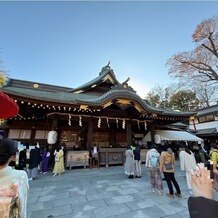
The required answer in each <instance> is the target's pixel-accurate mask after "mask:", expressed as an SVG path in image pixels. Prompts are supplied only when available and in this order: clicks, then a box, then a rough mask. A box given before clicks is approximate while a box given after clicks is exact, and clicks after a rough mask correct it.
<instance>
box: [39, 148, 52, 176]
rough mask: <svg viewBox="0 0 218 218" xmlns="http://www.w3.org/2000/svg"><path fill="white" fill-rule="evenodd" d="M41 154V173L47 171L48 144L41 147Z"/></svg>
mask: <svg viewBox="0 0 218 218" xmlns="http://www.w3.org/2000/svg"><path fill="white" fill-rule="evenodd" d="M41 156H42V173H43V174H46V173H47V172H48V161H49V158H50V152H49V151H48V146H46V147H45V148H44V149H43V151H42V153H41Z"/></svg>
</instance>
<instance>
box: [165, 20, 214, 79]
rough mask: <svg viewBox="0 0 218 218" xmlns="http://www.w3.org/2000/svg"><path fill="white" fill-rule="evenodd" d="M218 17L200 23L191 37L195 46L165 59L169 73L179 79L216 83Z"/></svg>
mask: <svg viewBox="0 0 218 218" xmlns="http://www.w3.org/2000/svg"><path fill="white" fill-rule="evenodd" d="M217 29H218V18H217V17H213V18H210V19H207V20H204V21H203V22H202V23H200V24H199V25H198V26H197V27H196V29H195V31H194V33H193V35H192V39H193V41H194V43H195V44H196V47H195V49H194V50H192V51H188V52H180V53H177V54H175V55H173V56H172V57H171V58H170V59H168V60H167V63H166V65H167V67H168V69H169V75H170V76H172V77H177V78H180V79H184V78H188V79H191V80H195V79H198V80H199V81H201V82H215V83H218V31H217Z"/></svg>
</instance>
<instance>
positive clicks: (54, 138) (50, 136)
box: [47, 131, 58, 145]
mask: <svg viewBox="0 0 218 218" xmlns="http://www.w3.org/2000/svg"><path fill="white" fill-rule="evenodd" d="M57 139H58V133H57V132H56V131H50V132H48V140H47V142H48V144H49V145H53V144H55V143H56V142H57Z"/></svg>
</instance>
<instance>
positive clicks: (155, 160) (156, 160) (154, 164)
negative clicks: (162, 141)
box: [150, 155, 159, 167]
mask: <svg viewBox="0 0 218 218" xmlns="http://www.w3.org/2000/svg"><path fill="white" fill-rule="evenodd" d="M158 163H159V158H158V156H156V155H152V156H151V157H150V165H151V166H152V167H157V166H158Z"/></svg>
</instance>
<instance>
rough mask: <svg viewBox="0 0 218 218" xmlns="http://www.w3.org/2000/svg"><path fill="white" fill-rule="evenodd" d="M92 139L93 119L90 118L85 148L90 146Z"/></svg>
mask: <svg viewBox="0 0 218 218" xmlns="http://www.w3.org/2000/svg"><path fill="white" fill-rule="evenodd" d="M92 140H93V120H92V119H91V118H90V119H89V123H88V134H87V143H86V148H87V149H89V148H90V147H91V146H92Z"/></svg>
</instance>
